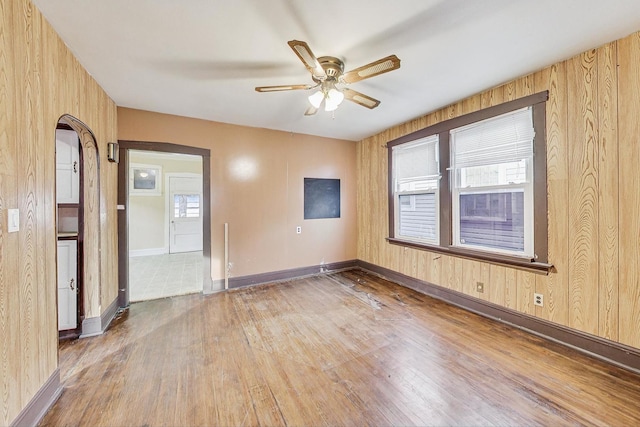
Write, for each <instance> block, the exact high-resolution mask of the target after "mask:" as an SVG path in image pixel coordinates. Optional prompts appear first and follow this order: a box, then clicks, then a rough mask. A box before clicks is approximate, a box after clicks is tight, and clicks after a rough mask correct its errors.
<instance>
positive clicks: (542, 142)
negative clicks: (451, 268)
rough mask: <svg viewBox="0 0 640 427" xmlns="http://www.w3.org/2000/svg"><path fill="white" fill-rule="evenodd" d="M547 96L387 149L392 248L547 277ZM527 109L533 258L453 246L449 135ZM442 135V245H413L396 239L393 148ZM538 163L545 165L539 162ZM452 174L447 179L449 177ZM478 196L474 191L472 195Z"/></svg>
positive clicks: (421, 133)
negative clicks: (529, 111)
mask: <svg viewBox="0 0 640 427" xmlns="http://www.w3.org/2000/svg"><path fill="white" fill-rule="evenodd" d="M548 99H549V92H548V91H544V92H539V93H536V94H533V95H529V96H526V97H522V98H519V99H516V100H513V101H508V102H505V103H503V104H499V105H496V106H493V107H488V108H485V109H482V110H478V111H475V112H473V113H469V114H465V115H462V116H459V117H455V118H452V119H448V120H444V121H442V122H439V123H436V124H434V125H432V126H429V127H426V128H423V129H420V130H418V131H416V132H412V133H410V134H408V135H405V136H402V137H400V138H397V139H395V140H392V141H390V142H388V143H387V149H388V162H387V166H388V176H387V178H388V181H387V182H388V209H389V237H388V238H387V241H388V242H389V243H391V244H397V245H401V246H408V247H415V248H418V249H424V250H429V251H433V252H438V253H445V254H450V255H454V256H460V257H463V258H470V259H477V260H481V261H487V262H492V263H497V264H502V265H508V266H514V267H519V268H522V269H526V270H532V271H540V272H545V273H548V272H549V271H550V270H551V269H552V268H553V266H552V265H551V264H549V263H548V262H547V261H548V258H547V257H548V253H547V252H548V247H547V241H548V233H547V158H546V156H547V153H546V102H547V100H548ZM525 107H531V108H532V113H533V126H534V131H535V138H534V143H533V182H532V185H533V215H534V225H533V242H534V256H533V257H523V256H518V255H513V254H505V253H499V252H493V251H487V250H478V249H475V248H469V247H461V246H454V245H453V216H454V212H453V186H454V184H455V183H454V179H453V178H454V177H453V176H452V173H453V171H452V170H451V162H450V143H449V134H450V131H451V130H452V129H456V128H459V127H462V126H466V125H468V124H471V123H475V122H479V121H482V120H486V119H489V118H492V117H496V116H499V115H502V114H506V113H510V112H513V111H515V110H519V109H522V108H525ZM436 134H437V135H438V152H439V167H440V174H441V178H440V185H439V192H440V194H439V197H438V200H439V206H440V214H439V215H440V217H439V224H440V227H439V228H440V230H439V233H438V234H439V239H440V241H439V244H428V243H423V242H417V241H415V240H406V239H403V238H400V237H397V236H396V229H395V226H396V225H395V224H396V218H395V216H396V215H395V209H396V201H395V191H394V190H395V188H394V185H395V183H394V171H393V147H395V146H397V145H401V144H407V143H411V142H414V141H416V140H418V139H422V138H427V137H430V136H433V135H436ZM539 159H542V161H540V160H539ZM446 172H449V173H446ZM474 190H475V189H474Z"/></svg>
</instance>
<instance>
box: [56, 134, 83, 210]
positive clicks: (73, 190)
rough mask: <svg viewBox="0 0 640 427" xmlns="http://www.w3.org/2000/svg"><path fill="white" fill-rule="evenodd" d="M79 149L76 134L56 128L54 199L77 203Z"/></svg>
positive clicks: (78, 192) (59, 201)
mask: <svg viewBox="0 0 640 427" xmlns="http://www.w3.org/2000/svg"><path fill="white" fill-rule="evenodd" d="M79 153H80V149H79V145H78V134H76V133H75V132H74V131H72V130H66V129H57V130H56V201H57V202H58V203H78V200H79V194H80V155H79Z"/></svg>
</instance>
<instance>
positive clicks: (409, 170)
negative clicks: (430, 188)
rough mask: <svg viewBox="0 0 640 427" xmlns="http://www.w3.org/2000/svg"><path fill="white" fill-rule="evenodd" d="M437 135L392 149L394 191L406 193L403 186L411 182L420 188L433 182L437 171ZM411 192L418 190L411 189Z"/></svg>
mask: <svg viewBox="0 0 640 427" xmlns="http://www.w3.org/2000/svg"><path fill="white" fill-rule="evenodd" d="M437 146H438V135H433V136H429V137H427V138H423V139H420V140H418V141H416V142H414V143H412V144H406V145H405V144H403V145H400V146H395V147H393V159H394V172H395V179H396V191H407V190H409V188H403V187H405V186H404V185H403V184H405V183H409V182H413V183H414V184H417V185H418V187H420V185H419V183H420V181H423V185H425V184H426V182H427V181H431V180H433V178H434V177H437V176H438V174H439V171H438V151H437V150H438V147H437ZM411 189H412V190H415V189H418V188H411Z"/></svg>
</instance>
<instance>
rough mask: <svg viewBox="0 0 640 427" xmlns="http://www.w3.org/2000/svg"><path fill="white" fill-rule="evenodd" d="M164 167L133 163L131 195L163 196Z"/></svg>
mask: <svg viewBox="0 0 640 427" xmlns="http://www.w3.org/2000/svg"><path fill="white" fill-rule="evenodd" d="M161 183H162V167H161V166H157V165H143V164H138V163H131V164H130V168H129V194H131V195H135V196H160V195H161V194H162V185H161Z"/></svg>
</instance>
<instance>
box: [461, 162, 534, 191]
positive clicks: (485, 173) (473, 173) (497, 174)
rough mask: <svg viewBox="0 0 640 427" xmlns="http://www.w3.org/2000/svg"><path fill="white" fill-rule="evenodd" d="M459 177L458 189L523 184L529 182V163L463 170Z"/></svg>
mask: <svg viewBox="0 0 640 427" xmlns="http://www.w3.org/2000/svg"><path fill="white" fill-rule="evenodd" d="M457 176H458V188H467V187H487V186H491V185H509V184H522V183H524V182H527V161H526V160H521V161H519V162H511V163H500V164H495V165H485V166H473V167H468V168H463V169H460V170H459V172H458V175H457Z"/></svg>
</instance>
